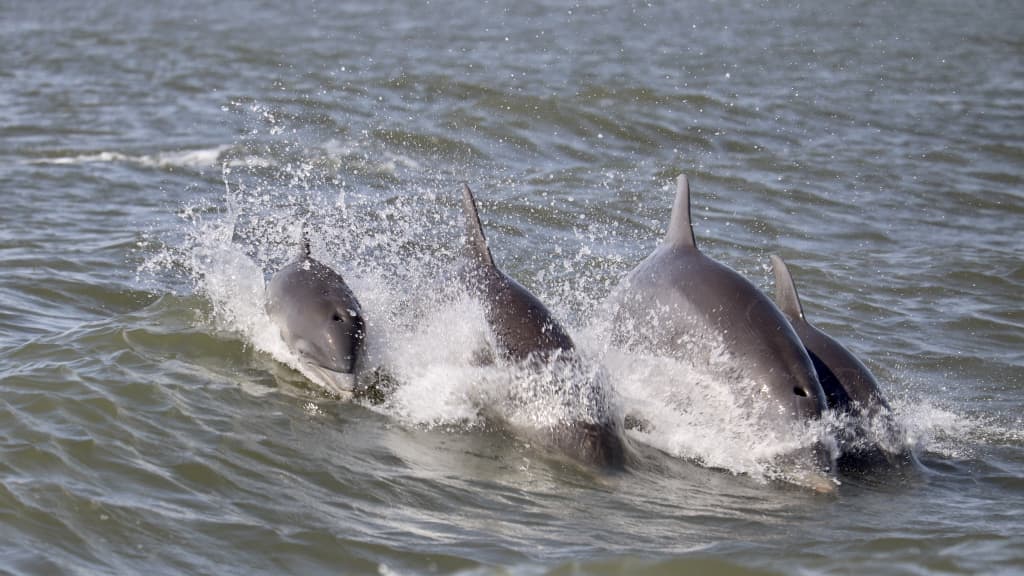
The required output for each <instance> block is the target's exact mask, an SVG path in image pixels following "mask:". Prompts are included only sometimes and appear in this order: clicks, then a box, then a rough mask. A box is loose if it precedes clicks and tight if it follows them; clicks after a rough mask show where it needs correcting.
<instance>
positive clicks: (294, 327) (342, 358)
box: [266, 240, 365, 395]
mask: <svg viewBox="0 0 1024 576" xmlns="http://www.w3.org/2000/svg"><path fill="white" fill-rule="evenodd" d="M266 310H267V314H268V315H269V316H270V318H271V320H272V321H273V322H274V323H275V324H277V326H278V327H279V328H280V330H281V338H282V339H283V340H284V341H285V343H286V344H288V346H289V347H291V348H292V350H293V351H294V352H295V353H296V354H298V355H299V358H300V361H301V362H302V365H303V368H304V370H303V371H304V372H306V373H307V376H310V377H311V378H314V379H315V380H316V383H317V384H320V385H322V386H324V387H325V388H328V389H329V390H331V391H332V392H335V393H337V394H341V395H348V394H351V393H352V392H353V387H354V382H355V376H354V374H355V371H356V363H357V361H358V360H359V358H360V356H361V355H362V351H363V341H364V338H365V323H364V321H363V316H362V310H361V308H360V306H359V301H358V300H357V299H356V297H355V295H354V294H353V293H352V291H351V290H350V289H349V287H348V285H346V284H345V280H344V279H343V278H342V277H341V275H340V274H338V273H337V272H335V271H334V270H332V269H331V268H330V267H328V266H326V265H324V264H323V263H321V262H320V261H318V260H316V259H314V258H313V257H312V255H311V254H310V247H309V242H308V240H306V241H304V242H303V250H302V254H300V256H299V258H298V259H297V260H296V261H294V262H292V263H290V264H288V265H287V266H285V267H284V268H282V269H281V270H279V271H278V272H277V273H276V274H274V276H273V277H272V278H271V279H270V284H269V285H268V286H267V302H266Z"/></svg>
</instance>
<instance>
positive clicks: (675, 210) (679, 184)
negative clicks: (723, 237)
mask: <svg viewBox="0 0 1024 576" xmlns="http://www.w3.org/2000/svg"><path fill="white" fill-rule="evenodd" d="M665 243H666V244H672V245H674V246H680V247H687V248H696V247H697V240H696V239H695V238H694V236H693V226H692V225H691V224H690V183H689V182H688V181H687V180H686V174H680V175H679V178H678V179H677V180H676V199H675V203H674V204H672V217H671V218H670V219H669V221H668V232H667V233H666V234H665Z"/></svg>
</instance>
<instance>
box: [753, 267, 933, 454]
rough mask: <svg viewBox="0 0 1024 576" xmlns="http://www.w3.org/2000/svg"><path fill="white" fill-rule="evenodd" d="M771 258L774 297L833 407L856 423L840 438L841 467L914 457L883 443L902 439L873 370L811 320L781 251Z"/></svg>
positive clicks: (828, 402) (829, 403) (827, 400)
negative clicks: (875, 427)
mask: <svg viewBox="0 0 1024 576" xmlns="http://www.w3.org/2000/svg"><path fill="white" fill-rule="evenodd" d="M770 258H771V262H772V270H773V271H774V272H775V303H776V304H778V306H779V309H781V310H782V312H783V313H784V314H785V315H786V317H787V318H788V319H789V323H790V324H791V325H792V326H793V329H794V330H795V331H796V333H797V336H799V338H800V341H801V342H802V343H803V345H804V348H806V349H807V353H808V355H809V356H810V357H811V362H812V363H813V364H814V369H815V371H816V372H817V374H818V381H819V382H821V387H822V389H823V390H824V391H825V402H826V404H827V405H828V408H830V409H832V410H833V411H835V412H836V413H839V414H846V415H848V416H849V417H850V420H851V422H852V423H853V424H854V426H853V429H852V430H851V431H850V434H851V435H852V436H853V437H852V438H842V439H841V440H842V441H841V446H840V447H841V449H842V450H843V453H842V454H841V455H840V461H839V465H840V467H841V468H843V467H849V466H851V465H861V464H865V463H868V461H878V460H880V459H881V460H885V461H888V462H890V463H897V461H901V460H902V461H907V460H910V459H912V458H913V456H912V454H910V452H909V451H908V450H906V449H904V448H902V447H900V448H898V449H896V451H895V452H893V451H892V450H889V449H887V448H886V447H885V446H883V444H893V443H896V442H898V440H897V438H896V437H897V436H898V435H899V433H900V431H899V426H898V425H897V424H896V422H895V420H894V419H893V417H892V409H891V408H890V407H889V403H888V402H886V401H885V398H884V397H883V396H882V392H881V390H880V389H879V386H878V381H876V380H875V377H874V376H873V375H872V374H871V371H870V370H869V369H868V367H867V366H865V365H864V363H863V362H861V361H860V360H859V359H858V358H857V357H856V356H854V355H853V354H852V353H851V352H850V351H849V350H848V349H846V348H845V347H844V346H843V345H842V344H840V343H839V342H838V341H836V340H835V339H834V338H832V337H831V336H829V335H828V334H826V333H824V332H822V331H821V330H820V329H818V328H817V327H816V326H814V325H813V324H811V323H810V322H809V321H808V320H807V317H806V316H805V315H804V308H803V304H802V303H801V301H800V295H799V294H798V293H797V290H796V284H795V283H794V282H793V276H792V275H791V274H790V272H789V267H788V266H786V262H785V261H784V260H783V259H782V258H780V257H779V256H776V255H774V254H772V255H771V256H770ZM873 419H875V420H877V422H876V423H875V424H876V425H880V426H881V428H882V429H881V430H876V431H874V432H870V431H868V430H866V429H865V426H871V425H872V422H871V421H872V420H873ZM879 432H880V433H881V434H882V435H883V437H882V438H878V440H881V443H877V442H870V441H868V439H867V438H866V437H867V436H877V434H878V433H879ZM880 457H881V458H880Z"/></svg>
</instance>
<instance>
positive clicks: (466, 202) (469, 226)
mask: <svg viewBox="0 0 1024 576" xmlns="http://www.w3.org/2000/svg"><path fill="white" fill-rule="evenodd" d="M462 211H463V212H465V213H466V244H465V246H464V247H463V253H464V254H465V255H466V257H467V258H469V259H471V260H473V261H474V262H476V263H478V264H483V265H485V266H490V267H494V258H493V257H492V256H491V250H490V248H488V247H487V237H486V236H484V229H483V226H482V225H481V224H480V215H479V214H478V213H477V210H476V199H475V198H473V191H472V190H470V189H469V185H468V184H466V183H465V182H463V183H462Z"/></svg>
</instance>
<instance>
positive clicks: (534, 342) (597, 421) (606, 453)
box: [461, 185, 626, 468]
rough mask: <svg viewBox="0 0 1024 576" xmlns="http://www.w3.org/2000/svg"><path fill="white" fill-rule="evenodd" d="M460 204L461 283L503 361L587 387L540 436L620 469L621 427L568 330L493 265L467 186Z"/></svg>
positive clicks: (578, 455) (580, 456) (561, 383)
mask: <svg viewBox="0 0 1024 576" xmlns="http://www.w3.org/2000/svg"><path fill="white" fill-rule="evenodd" d="M462 207H463V211H464V212H465V214H466V242H465V245H464V246H463V255H464V257H465V260H466V263H465V265H464V267H463V269H462V274H461V275H462V281H463V283H464V284H465V286H466V288H467V289H468V290H469V291H470V292H471V293H472V294H473V295H474V296H476V297H477V298H478V299H479V300H480V302H481V303H482V304H483V309H484V316H485V318H486V320H487V323H488V326H489V327H490V329H491V332H492V333H493V335H494V340H495V345H496V346H495V347H496V352H497V355H498V356H499V357H500V359H501V360H502V361H504V362H506V363H510V364H516V365H519V366H527V367H533V368H535V369H537V370H544V369H549V368H551V367H552V366H555V367H557V368H559V369H556V370H555V371H554V372H553V373H551V372H549V373H548V374H555V375H558V374H560V375H562V376H567V377H565V378H561V377H556V378H555V380H556V382H555V385H556V386H562V387H588V389H587V390H579V389H577V390H573V391H572V393H570V394H563V397H575V398H581V397H582V398H584V401H585V402H590V403H592V404H593V405H592V406H583V407H582V408H583V410H582V411H583V413H584V414H583V415H582V416H570V421H567V422H562V423H560V424H559V425H555V426H550V427H547V428H546V429H545V430H542V431H540V432H541V436H542V440H543V441H544V442H545V443H546V444H547V445H549V446H554V447H556V448H558V449H559V450H561V451H563V452H564V453H566V454H568V455H570V456H572V457H575V458H577V459H579V460H582V461H584V462H588V463H591V464H595V465H598V466H603V467H608V468H622V467H623V466H624V463H625V455H626V451H625V446H624V443H623V437H622V433H621V429H620V428H621V427H620V426H619V425H618V423H617V422H616V421H615V419H614V418H613V417H612V416H611V414H609V411H608V407H607V403H606V402H605V397H604V390H603V388H602V384H603V383H602V382H600V381H597V380H594V379H586V378H581V377H583V376H584V375H585V374H586V371H585V370H579V369H578V368H579V367H580V364H581V361H580V358H579V356H578V354H577V352H576V349H575V345H574V344H573V341H572V338H570V337H569V334H568V333H566V331H565V329H563V328H562V326H561V325H560V324H559V323H558V321H556V320H555V318H554V317H553V316H552V314H551V312H550V311H548V309H547V307H546V306H544V304H543V303H542V302H541V301H540V300H539V299H537V297H536V296H534V295H533V294H532V293H531V292H530V291H529V290H527V289H526V288H525V287H523V286H522V285H521V284H519V283H518V282H516V281H515V280H514V279H512V278H510V277H509V276H507V275H506V274H505V273H504V272H502V271H501V270H500V269H499V268H498V267H497V265H496V264H495V263H494V258H493V256H492V255H491V251H490V248H489V247H488V246H487V238H486V237H485V236H484V231H483V227H482V225H481V223H480V216H479V214H478V213H477V207H476V200H475V199H474V197H473V192H472V191H471V190H470V189H469V186H467V185H463V188H462ZM562 368H565V370H563V369H562ZM581 380H585V381H581ZM561 392H566V391H565V390H562V391H561ZM578 392H582V393H581V394H580V393H578ZM576 408H580V407H578V406H577V407H576Z"/></svg>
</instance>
